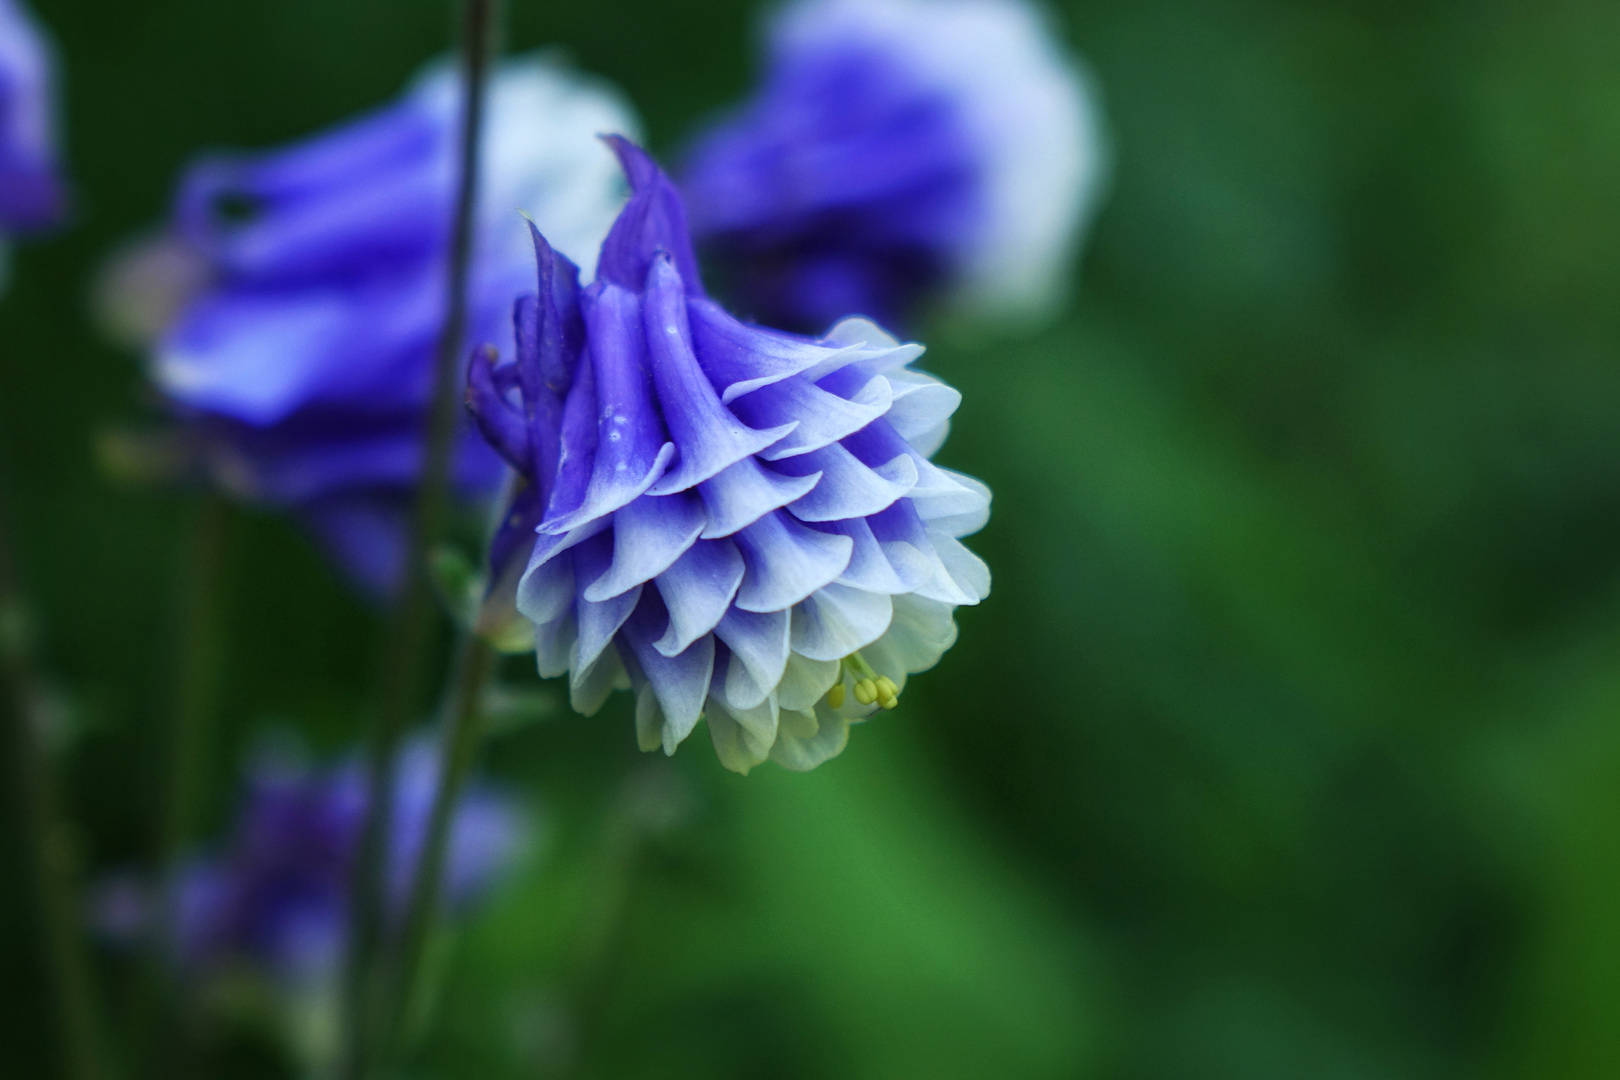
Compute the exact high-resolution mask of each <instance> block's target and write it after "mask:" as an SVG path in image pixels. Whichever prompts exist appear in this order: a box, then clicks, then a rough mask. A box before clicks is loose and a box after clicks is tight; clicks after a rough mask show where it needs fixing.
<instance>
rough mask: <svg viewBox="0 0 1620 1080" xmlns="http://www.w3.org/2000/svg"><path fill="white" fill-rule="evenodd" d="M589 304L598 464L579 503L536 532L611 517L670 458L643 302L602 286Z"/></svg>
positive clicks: (671, 448)
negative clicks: (654, 382)
mask: <svg viewBox="0 0 1620 1080" xmlns="http://www.w3.org/2000/svg"><path fill="white" fill-rule="evenodd" d="M586 298H587V300H588V303H587V304H586V309H585V322H586V326H587V332H588V333H589V335H590V348H589V352H590V364H591V369H592V374H593V375H594V377H595V380H596V448H595V458H594V460H593V462H592V467H591V479H590V485H589V487H588V488H587V489H586V492H585V497H584V501H583V503H582V504H581V505H580V506H579V508H578V509H576V510H573V511H572V512H571V513H567V514H563V515H561V516H559V517H556V518H553V517H551V515H547V520H546V522H545V523H544V524H543V525H541V530H542V531H543V532H548V533H562V532H567V531H568V530H570V529H573V528H576V527H578V526H579V525H581V524H583V523H584V522H586V521H588V520H590V519H592V518H598V517H603V516H605V515H607V514H611V513H612V512H613V511H615V510H617V509H619V507H621V506H624V505H625V504H627V503H629V502H630V501H631V500H632V499H634V498H636V497H637V496H639V495H641V494H642V493H643V492H645V491H646V490H647V489H648V488H650V487H651V486H652V485H653V482H654V481H656V480H657V479H658V478H659V477H660V476H662V475H663V473H664V470H665V469H666V468H668V466H669V463H670V461H671V459H673V458H674V456H675V446H674V444H673V443H670V442H668V441H667V440H666V438H665V432H664V425H663V422H662V421H661V420H660V419H659V415H658V409H657V406H656V405H655V404H654V402H653V393H652V390H653V387H652V376H651V372H650V371H649V370H648V367H647V350H646V347H645V343H644V335H643V334H642V330H641V300H640V298H639V297H638V296H637V295H636V294H635V293H633V292H631V291H630V290H628V289H622V288H619V287H618V286H616V285H604V284H602V283H601V282H598V283H597V284H596V285H595V286H592V288H591V290H590V291H588V292H587V293H586ZM570 396H572V395H570Z"/></svg>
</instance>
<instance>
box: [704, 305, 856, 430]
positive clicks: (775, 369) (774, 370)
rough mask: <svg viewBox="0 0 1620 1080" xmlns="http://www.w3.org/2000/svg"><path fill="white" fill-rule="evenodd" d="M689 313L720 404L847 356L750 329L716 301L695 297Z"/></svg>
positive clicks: (781, 335)
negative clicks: (718, 393)
mask: <svg viewBox="0 0 1620 1080" xmlns="http://www.w3.org/2000/svg"><path fill="white" fill-rule="evenodd" d="M687 311H688V314H689V315H690V317H691V320H692V341H693V343H694V346H695V347H696V350H697V356H698V362H699V363H701V364H702V365H703V372H704V374H705V375H707V376H708V377H709V382H710V383H711V384H712V385H713V386H714V388H715V389H716V390H719V391H720V400H721V401H723V402H725V403H726V404H728V405H729V404H730V403H731V402H732V401H734V400H736V399H737V398H738V397H741V396H742V395H743V394H746V393H749V392H750V391H753V390H758V389H759V388H760V387H762V386H770V385H771V384H772V383H778V382H781V381H782V380H783V379H786V378H788V377H790V376H793V375H797V374H799V373H800V372H804V371H812V370H816V369H818V368H822V367H825V366H826V365H827V363H828V361H829V359H830V358H833V357H838V356H843V355H845V352H846V350H841V349H829V348H827V347H826V346H825V345H819V344H817V343H815V342H813V341H809V340H807V339H805V338H799V337H794V336H792V335H791V334H783V333H780V332H778V331H775V330H767V329H764V328H763V327H758V326H749V325H747V324H746V323H742V322H739V321H738V320H737V319H736V318H734V317H732V315H731V314H730V313H728V312H727V311H726V310H725V309H724V308H722V307H721V306H720V305H719V304H716V303H715V302H714V301H712V300H698V299H695V298H694V299H691V300H690V301H689V302H688V304H687ZM851 358H853V357H851Z"/></svg>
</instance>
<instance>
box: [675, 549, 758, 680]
mask: <svg viewBox="0 0 1620 1080" xmlns="http://www.w3.org/2000/svg"><path fill="white" fill-rule="evenodd" d="M742 579H743V559H742V553H741V552H739V551H738V550H737V545H736V544H734V543H732V542H731V541H730V540H699V541H698V542H697V543H695V544H693V545H692V546H691V547H690V548H688V549H687V551H686V553H685V554H684V555H682V556H681V557H680V558H679V559H676V560H675V564H674V565H673V566H671V567H670V568H669V569H668V570H665V571H664V572H663V573H662V574H659V575H658V577H657V579H656V584H657V586H658V594H659V595H660V596H661V597H663V599H664V606H665V607H666V608H667V609H668V610H669V628H668V629H667V630H666V631H665V632H664V636H663V637H661V638H659V639H658V640H657V641H656V642H654V647H655V648H656V649H657V650H658V651H659V652H661V653H663V654H664V655H665V656H674V655H676V654H678V653H681V652H684V651H685V650H686V648H687V646H689V645H691V644H692V642H694V641H696V640H697V639H698V638H699V637H702V636H703V635H704V634H707V633H708V632H709V631H711V630H713V629H714V628H715V625H716V624H717V623H719V621H720V619H721V618H722V617H723V616H724V615H725V613H726V609H727V608H729V607H730V606H731V600H732V597H734V596H736V595H737V589H738V587H739V586H741V585H742Z"/></svg>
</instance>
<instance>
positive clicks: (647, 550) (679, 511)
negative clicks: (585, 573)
mask: <svg viewBox="0 0 1620 1080" xmlns="http://www.w3.org/2000/svg"><path fill="white" fill-rule="evenodd" d="M707 520H708V516H707V515H706V514H705V513H704V512H703V501H702V500H701V499H699V498H698V497H697V496H696V495H694V494H692V493H691V492H689V491H683V492H680V493H679V494H676V495H664V496H661V497H654V496H651V495H643V496H642V497H641V498H639V499H637V500H636V501H635V502H632V503H631V504H630V505H628V506H625V507H621V508H620V509H619V510H618V511H616V512H615V513H614V515H613V565H612V566H611V567H609V568H608V570H607V571H606V572H605V573H604V574H603V575H602V576H601V577H599V578H597V579H596V580H595V581H593V582H591V583H590V585H588V586H587V587H586V589H585V591H584V593H582V594H581V595H582V596H584V598H585V599H586V600H589V601H597V602H599V601H603V600H607V599H609V598H611V597H614V596H617V595H619V594H620V593H622V592H624V591H625V590H626V589H629V588H631V587H633V586H636V585H640V584H641V583H642V582H644V581H651V580H652V579H653V578H655V577H657V576H658V575H659V574H662V573H663V572H664V571H665V570H668V569H669V568H670V566H671V564H673V563H674V562H675V560H676V559H678V558H680V557H681V555H682V554H683V553H684V552H685V551H686V550H687V549H688V548H690V547H691V546H692V545H693V544H694V543H696V542H697V538H698V534H699V533H700V532H702V531H703V525H704V522H706V521H707Z"/></svg>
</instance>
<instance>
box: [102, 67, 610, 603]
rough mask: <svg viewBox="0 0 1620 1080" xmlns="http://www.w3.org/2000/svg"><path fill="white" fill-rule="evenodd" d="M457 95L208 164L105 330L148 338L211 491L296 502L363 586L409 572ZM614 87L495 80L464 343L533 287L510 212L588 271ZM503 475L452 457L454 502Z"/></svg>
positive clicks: (440, 76) (125, 270)
mask: <svg viewBox="0 0 1620 1080" xmlns="http://www.w3.org/2000/svg"><path fill="white" fill-rule="evenodd" d="M459 100H460V93H459V83H458V81H457V78H456V74H455V72H454V71H453V70H452V69H451V68H450V66H449V65H447V64H436V65H434V66H432V67H431V68H429V69H428V70H427V71H426V72H424V74H423V75H422V76H421V77H419V78H418V79H417V80H416V82H415V83H414V84H413V85H412V87H411V88H410V90H409V91H408V92H407V93H406V94H405V95H404V97H403V98H402V99H401V100H399V101H398V102H396V103H394V104H392V105H389V106H387V107H385V108H383V109H380V110H378V111H377V112H375V113H373V114H371V115H369V116H365V117H362V118H360V119H358V120H354V121H351V122H349V123H347V124H345V125H343V126H342V127H339V128H337V129H336V130H333V131H330V132H327V133H325V134H323V135H319V136H316V137H315V138H312V139H310V140H307V141H305V142H302V143H298V144H295V145H293V146H291V147H288V148H286V149H282V150H277V151H273V152H269V153H261V154H246V155H244V154H222V155H216V156H211V157H206V158H204V159H202V160H200V161H198V162H197V163H196V164H194V165H193V166H192V167H191V168H190V170H188V172H187V173H186V175H185V176H184V178H183V179H182V182H181V184H180V189H179V193H178V197H177V199H176V203H175V206H174V211H173V216H172V220H171V222H170V225H169V228H168V230H167V231H166V232H165V233H164V234H163V235H162V236H161V237H159V238H158V239H156V240H152V241H148V242H145V243H142V244H140V245H138V246H137V247H136V248H134V249H133V250H132V251H131V252H130V253H128V254H126V255H125V256H124V257H122V258H121V259H118V260H116V261H115V263H114V264H113V266H112V268H111V270H110V271H109V273H108V275H107V277H106V281H105V283H104V286H103V288H102V290H101V308H102V314H103V316H104V319H105V320H106V321H107V322H109V323H110V324H111V326H112V328H113V329H114V330H115V331H116V332H118V333H119V334H120V335H121V336H123V337H125V338H126V339H130V340H134V341H140V340H141V339H147V340H149V341H150V347H151V357H152V378H153V381H154V382H155V383H156V384H157V386H158V388H159V389H160V390H161V391H162V392H163V393H164V394H165V395H166V396H167V398H168V399H169V400H170V401H171V402H172V404H173V406H174V408H175V410H176V411H177V412H178V413H179V415H180V416H182V417H183V418H185V419H186V420H187V421H188V422H189V427H190V429H191V434H192V435H193V436H194V442H195V445H196V447H197V450H198V453H199V454H200V456H201V458H202V460H203V461H204V463H205V464H206V467H207V469H208V471H209V472H210V474H211V476H212V478H213V480H214V481H215V482H216V483H218V484H219V485H221V486H222V487H224V488H225V489H226V490H227V491H229V492H231V493H233V494H235V495H238V496H240V497H242V498H245V499H250V500H253V501H256V502H259V503H261V504H267V505H270V506H274V507H283V508H291V509H294V510H296V511H297V513H298V515H299V516H300V517H301V518H302V519H303V520H304V521H305V522H306V523H307V524H308V525H309V526H310V527H311V528H312V529H313V530H314V532H315V533H316V535H317V536H318V537H319V538H320V539H321V540H322V541H323V542H324V544H325V545H326V547H327V548H328V549H329V550H330V551H331V552H332V553H333V554H334V555H335V556H336V557H337V558H338V559H339V561H340V562H341V563H342V565H343V566H345V567H346V568H347V569H348V571H349V572H350V573H351V574H352V575H353V576H354V577H355V578H356V579H357V580H358V581H359V582H360V583H361V584H362V585H364V586H366V587H368V588H369V589H371V590H372V591H374V592H385V591H387V589H388V588H389V587H390V586H391V584H392V583H393V582H394V581H395V580H397V575H398V570H399V563H400V557H401V554H402V551H403V539H404V535H405V528H404V526H405V521H406V519H407V515H408V509H409V505H410V501H411V497H412V490H413V487H414V484H415V481H416V478H417V476H418V473H419V471H420V465H421V457H422V438H421V435H422V429H423V424H424V420H425V414H426V405H427V400H428V396H429V393H430V389H431V371H432V358H433V355H434V352H435V344H436V341H437V337H438V335H439V332H440V330H441V327H442V325H443V322H444V315H445V309H444V302H445V286H444V279H445V273H446V249H447V245H448V231H449V223H450V208H451V202H452V197H453V194H454V186H455V165H454V161H455V154H454V149H455V140H456V131H457V122H458V119H459ZM635 126H636V122H635V119H634V116H633V114H632V113H631V111H630V109H629V107H628V106H627V105H626V104H625V102H624V100H623V98H622V97H621V96H620V95H619V94H618V93H617V92H616V91H615V90H613V89H612V88H611V87H609V86H607V85H606V84H604V83H601V82H599V81H597V80H593V79H588V78H586V77H584V76H582V75H579V74H577V73H575V72H573V71H572V70H570V69H568V68H567V67H565V66H563V65H562V64H560V63H558V62H556V61H554V60H552V59H549V58H546V57H544V56H539V57H529V58H524V59H518V60H511V61H508V62H506V63H504V64H502V65H501V66H500V67H499V68H498V69H497V72H496V74H495V76H494V78H493V79H492V82H491V85H490V90H489V102H488V110H487V124H486V129H485V136H484V142H483V158H482V165H481V170H482V172H481V186H480V196H479V201H478V212H477V214H478V216H477V232H476V236H475V243H474V264H473V273H472V281H471V289H470V297H471V301H470V311H469V328H468V340H469V341H490V342H494V343H497V344H499V345H502V346H505V347H510V345H511V338H510V330H509V323H508V322H507V320H506V310H507V308H508V306H509V305H510V303H511V299H512V297H513V296H514V295H516V294H517V293H519V292H521V291H522V290H523V289H525V288H526V287H527V286H528V282H529V281H530V274H531V273H532V269H531V266H532V264H531V262H530V259H531V256H530V254H529V250H528V239H527V232H526V230H525V227H524V224H523V221H522V217H521V214H520V211H523V212H527V213H528V214H529V215H530V216H532V217H533V219H534V220H535V221H537V222H539V223H540V224H541V225H542V226H543V227H544V228H546V229H547V230H548V232H550V233H552V234H553V235H555V236H556V237H557V243H558V245H559V246H560V247H561V248H562V249H563V250H565V251H568V252H570V253H572V254H573V255H575V256H576V257H577V258H579V259H582V260H587V261H588V260H590V259H591V258H593V256H594V252H595V250H596V248H597V246H598V245H599V244H600V242H601V239H602V237H603V235H604V234H605V233H606V231H607V228H608V226H609V224H611V222H612V221H613V217H614V215H615V213H616V212H617V210H618V208H619V206H620V205H622V203H623V201H624V191H623V183H622V181H621V180H620V178H619V176H618V172H617V169H616V168H615V165H614V162H613V159H612V156H611V155H610V154H608V153H607V152H606V151H605V150H604V148H603V147H602V146H601V144H600V143H599V142H598V141H597V140H596V138H595V135H596V133H597V132H599V131H604V130H615V131H617V130H626V129H634V128H635ZM503 474H504V470H503V469H502V467H501V465H500V462H499V461H498V460H497V459H496V458H495V456H494V455H492V454H490V453H489V452H488V450H487V449H485V448H484V447H483V445H482V443H481V442H480V441H479V440H478V439H477V438H476V437H468V438H465V439H464V440H463V441H462V444H461V446H460V450H459V454H458V461H457V468H456V482H457V487H458V490H459V491H460V492H461V493H462V494H463V495H468V496H487V495H490V494H492V493H493V491H494V489H495V488H496V487H497V486H498V484H499V482H500V480H501V477H502V475H503Z"/></svg>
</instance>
